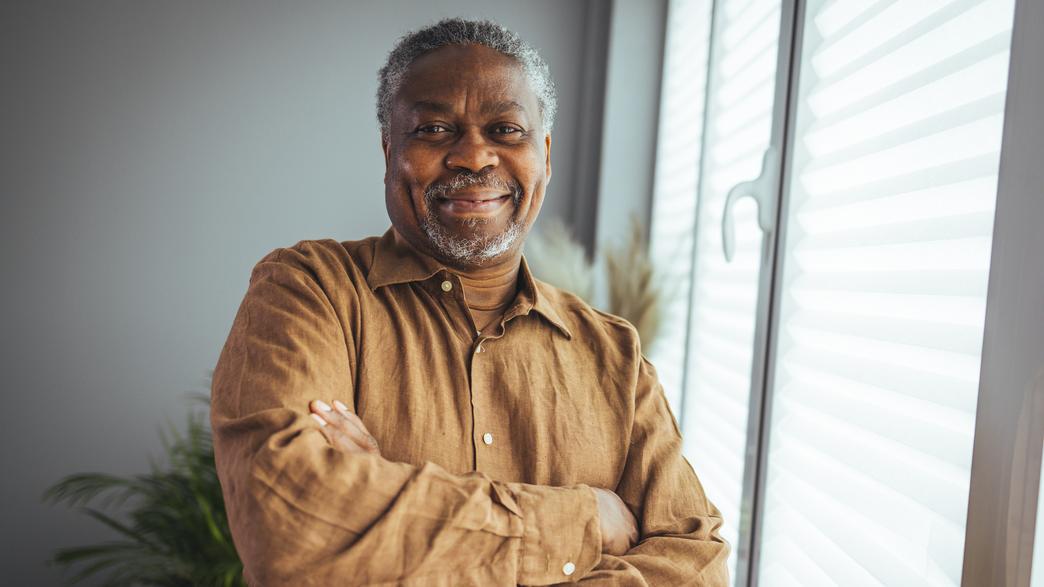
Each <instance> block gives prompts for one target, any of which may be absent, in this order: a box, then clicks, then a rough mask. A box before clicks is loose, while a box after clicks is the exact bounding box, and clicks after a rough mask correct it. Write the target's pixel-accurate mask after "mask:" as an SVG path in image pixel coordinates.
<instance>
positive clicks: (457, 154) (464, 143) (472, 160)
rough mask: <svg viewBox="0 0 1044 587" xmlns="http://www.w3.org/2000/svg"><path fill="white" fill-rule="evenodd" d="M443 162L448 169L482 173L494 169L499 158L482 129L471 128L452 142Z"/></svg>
mask: <svg viewBox="0 0 1044 587" xmlns="http://www.w3.org/2000/svg"><path fill="white" fill-rule="evenodd" d="M445 162H446V167H447V168H448V169H453V170H457V171H459V170H468V171H471V172H474V173H482V172H484V171H489V170H492V169H494V168H495V167H496V166H497V165H499V164H500V159H499V157H498V156H497V152H496V149H494V146H493V145H491V144H490V143H489V141H488V140H487V139H486V137H485V136H484V135H483V133H482V131H480V130H478V129H471V130H468V131H466V132H463V133H461V135H460V136H459V138H457V140H456V141H454V142H453V144H452V145H451V146H450V149H449V152H447V153H446V159H445Z"/></svg>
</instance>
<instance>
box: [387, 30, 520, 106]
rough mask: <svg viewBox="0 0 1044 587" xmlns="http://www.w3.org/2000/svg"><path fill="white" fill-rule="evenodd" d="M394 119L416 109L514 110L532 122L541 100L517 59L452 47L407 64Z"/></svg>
mask: <svg viewBox="0 0 1044 587" xmlns="http://www.w3.org/2000/svg"><path fill="white" fill-rule="evenodd" d="M395 102H396V105H395V108H394V109H393V119H394V118H395V116H396V115H405V114H410V113H412V112H413V111H415V110H417V109H418V108H426V109H432V108H434V109H443V110H463V109H468V110H473V111H481V112H490V111H498V110H506V109H515V110H519V111H521V113H523V114H525V115H527V116H528V117H529V118H531V119H533V120H536V119H537V118H538V117H539V108H540V106H539V101H538V99H537V96H536V93H534V92H533V88H532V86H531V84H530V82H529V78H528V76H527V75H526V71H525V68H524V67H523V66H522V64H521V63H519V62H518V60H516V59H515V58H513V57H511V56H509V55H504V54H503V53H500V52H498V51H496V50H494V49H490V48H489V47H485V46H481V45H450V46H447V47H442V48H439V49H436V50H434V51H431V52H430V53H426V54H424V55H422V56H420V57H418V58H417V59H416V60H415V61H414V62H413V63H411V64H410V66H409V68H408V69H407V71H406V75H405V76H404V78H403V82H402V85H401V86H400V87H399V91H398V93H397V95H396V100H395Z"/></svg>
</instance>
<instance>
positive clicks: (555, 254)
mask: <svg viewBox="0 0 1044 587" xmlns="http://www.w3.org/2000/svg"><path fill="white" fill-rule="evenodd" d="M525 255H526V262H527V263H529V268H530V270H531V271H532V272H533V275H535V276H536V277H537V278H539V279H542V280H544V281H546V282H548V283H550V284H551V285H553V286H555V287H557V288H559V289H564V290H566V291H568V292H572V293H574V294H576V295H577V296H579V297H580V298H581V299H582V300H584V301H585V302H587V303H588V304H593V303H594V296H595V270H594V267H593V266H592V265H591V263H590V262H589V261H588V260H587V252H586V251H584V247H583V246H581V245H580V243H578V242H576V239H575V238H573V234H572V233H571V232H570V231H569V228H567V227H566V225H565V223H564V222H562V221H561V220H559V219H558V218H552V219H551V220H550V221H549V222H547V223H545V224H544V225H543V226H542V227H541V230H540V233H539V234H534V235H532V236H530V237H529V238H528V239H526V249H525Z"/></svg>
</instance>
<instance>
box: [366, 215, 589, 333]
mask: <svg viewBox="0 0 1044 587" xmlns="http://www.w3.org/2000/svg"><path fill="white" fill-rule="evenodd" d="M443 271H445V272H448V273H453V271H452V270H451V269H449V268H447V267H446V266H445V265H444V264H442V263H441V262H439V261H438V260H437V259H435V258H433V257H430V256H428V255H425V254H423V253H421V252H420V251H418V250H416V249H415V248H414V247H413V246H411V245H410V244H409V243H407V242H406V239H404V238H403V237H402V235H400V234H399V233H398V231H396V230H395V228H394V227H392V228H389V229H388V230H387V232H385V233H384V235H382V236H381V237H380V238H379V239H377V242H376V244H375V246H374V252H373V262H372V263H371V265H370V271H369V273H368V274H367V275H366V282H367V284H369V286H370V289H371V290H374V291H376V290H377V289H378V288H381V287H384V286H386V285H395V284H399V283H411V282H415V281H425V280H428V279H431V278H432V277H434V276H435V275H438V274H439V273H441V272H443ZM518 273H519V284H520V286H521V287H520V288H519V291H518V297H516V298H515V304H514V305H513V306H512V309H511V310H508V313H509V315H516V316H517V315H525V314H529V312H530V311H531V310H535V311H536V312H537V313H538V314H540V315H541V316H543V317H544V318H545V319H547V321H548V322H550V323H551V324H553V325H554V326H555V327H556V328H557V329H558V330H559V331H560V332H561V333H562V334H564V335H565V337H566V338H567V339H572V338H573V334H572V332H570V331H569V329H568V328H567V327H566V325H565V321H564V320H562V317H561V315H560V313H559V311H558V308H557V307H556V306H558V305H559V304H557V303H556V302H557V301H559V296H558V293H557V292H556V291H555V290H554V289H553V288H551V286H549V285H547V284H546V283H543V282H541V281H539V280H537V279H535V278H534V277H533V274H532V273H531V272H530V270H529V264H528V263H527V262H526V258H525V256H524V255H523V256H522V261H521V265H520V266H519V270H518ZM509 319H510V317H509Z"/></svg>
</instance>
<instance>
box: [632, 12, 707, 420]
mask: <svg viewBox="0 0 1044 587" xmlns="http://www.w3.org/2000/svg"><path fill="white" fill-rule="evenodd" d="M711 1H712V0H672V1H671V3H670V5H669V7H668V14H667V32H666V40H665V49H664V64H663V82H662V89H661V92H660V95H661V103H660V120H659V132H658V134H657V137H658V138H657V145H656V154H657V155H656V167H655V172H654V173H655V175H654V179H653V181H654V188H653V206H652V217H651V230H650V239H649V249H650V254H651V256H652V258H653V259H654V260H655V262H656V267H657V271H658V272H659V275H660V280H661V281H660V283H661V284H662V286H663V288H664V293H665V300H666V302H665V304H664V308H663V316H665V317H666V319H665V320H664V321H663V326H662V330H661V331H660V333H659V334H658V336H657V342H656V343H655V344H654V345H653V346H652V348H651V349H648V350H647V353H648V356H649V359H650V360H651V361H652V363H653V364H654V365H656V370H657V375H658V376H659V378H660V382H661V383H662V384H663V388H664V392H665V394H666V395H667V399H668V401H669V402H670V404H671V408H672V409H673V410H674V413H675V414H678V415H679V416H680V415H681V394H682V383H683V379H682V378H683V372H684V369H685V337H686V320H685V317H686V316H688V313H689V295H690V294H689V292H690V290H689V285H690V283H691V281H692V247H693V234H694V232H695V230H694V229H695V223H696V190H697V182H698V179H699V162H700V152H701V148H702V144H703V114H704V112H703V110H704V96H705V95H706V90H707V73H708V70H707V58H708V55H707V54H708V51H709V49H710V30H711V26H710V25H711V22H710V17H711Z"/></svg>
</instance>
